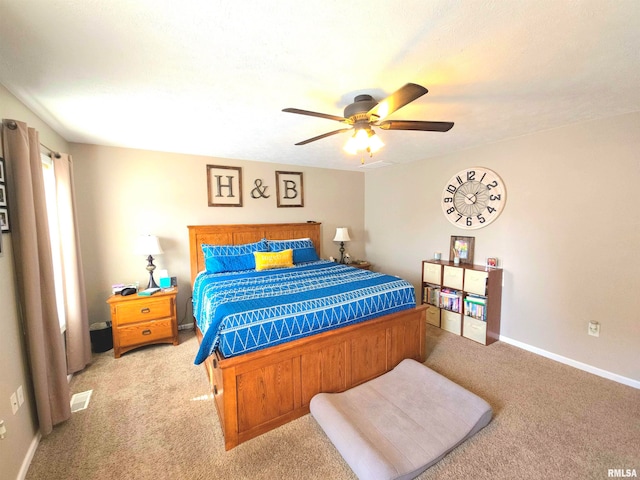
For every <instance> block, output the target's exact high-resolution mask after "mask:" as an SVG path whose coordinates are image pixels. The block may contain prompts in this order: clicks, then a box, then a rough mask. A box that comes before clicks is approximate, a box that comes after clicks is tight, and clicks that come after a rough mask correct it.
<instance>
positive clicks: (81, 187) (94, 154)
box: [71, 140, 364, 324]
mask: <svg viewBox="0 0 640 480" xmlns="http://www.w3.org/2000/svg"><path fill="white" fill-rule="evenodd" d="M212 141H213V140H212ZM71 153H72V155H73V161H74V175H75V185H76V197H77V200H78V216H79V219H78V220H79V224H80V243H81V245H82V254H83V262H84V267H85V275H86V284H87V297H88V304H89V317H90V320H91V322H92V323H94V322H100V321H106V320H108V319H109V309H108V308H107V304H106V303H105V299H106V298H107V297H108V296H109V294H110V289H111V285H112V284H114V283H120V282H123V283H127V282H135V281H139V282H140V284H141V285H143V286H146V282H147V280H148V274H147V272H146V270H145V266H146V260H145V259H144V258H140V257H138V256H135V255H134V254H133V247H134V243H135V240H136V238H137V236H138V235H140V234H145V233H152V234H155V235H158V236H159V237H160V242H161V245H162V248H163V249H164V254H163V255H160V256H158V257H157V259H156V260H155V261H154V263H155V264H156V266H157V268H158V269H167V270H168V271H169V274H170V275H172V276H177V277H178V285H179V286H180V293H179V296H178V317H179V321H180V323H183V324H191V322H192V318H191V313H190V312H191V311H190V305H189V302H188V300H189V297H190V296H191V290H190V285H189V283H190V271H189V243H188V240H189V238H188V230H187V225H198V224H229V223H279V222H305V221H307V220H315V221H318V222H322V227H321V229H322V230H321V231H322V237H323V238H322V254H323V256H324V257H325V258H326V257H328V256H330V255H333V256H336V255H338V246H337V245H335V244H334V243H333V242H332V238H333V236H334V235H335V229H336V227H338V226H345V227H348V228H349V232H350V233H351V237H352V239H353V242H351V243H350V244H349V245H348V251H349V253H351V254H352V256H354V258H358V257H362V256H363V253H364V174H363V173H361V172H346V171H341V170H329V169H321V168H309V167H291V165H277V164H268V163H262V162H251V161H240V160H228V159H219V158H211V157H201V156H193V155H181V154H171V153H159V152H151V151H142V150H133V149H125V148H112V147H100V146H95V145H85V144H72V145H71ZM207 164H213V165H231V166H239V167H242V176H243V184H244V191H243V204H244V206H243V207H242V208H237V207H209V206H208V202H207V178H206V165H207ZM276 170H284V171H300V172H303V178H304V207H303V208H277V203H276V191H275V172H276ZM255 179H260V180H262V183H263V185H266V186H268V190H267V191H266V194H267V195H270V198H268V199H264V198H260V199H254V198H252V197H251V190H252V188H254V186H255V182H254V180H255ZM156 280H157V277H156Z"/></svg>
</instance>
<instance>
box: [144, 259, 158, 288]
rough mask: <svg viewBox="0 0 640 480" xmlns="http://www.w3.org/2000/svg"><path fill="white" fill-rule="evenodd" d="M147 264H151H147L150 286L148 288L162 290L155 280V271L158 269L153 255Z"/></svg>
mask: <svg viewBox="0 0 640 480" xmlns="http://www.w3.org/2000/svg"><path fill="white" fill-rule="evenodd" d="M147 262H149V263H147V272H149V284H148V285H147V288H160V287H158V284H157V283H156V281H155V280H154V279H153V271H154V270H155V269H156V266H155V265H154V264H153V257H152V256H151V255H149V256H148V257H147Z"/></svg>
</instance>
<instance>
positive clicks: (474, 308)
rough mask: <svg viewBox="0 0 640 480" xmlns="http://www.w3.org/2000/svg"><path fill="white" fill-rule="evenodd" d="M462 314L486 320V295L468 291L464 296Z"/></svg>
mask: <svg viewBox="0 0 640 480" xmlns="http://www.w3.org/2000/svg"><path fill="white" fill-rule="evenodd" d="M464 314H465V315H466V316H467V317H473V318H477V319H478V320H482V321H483V322H486V321H487V297H483V296H481V295H475V294H473V293H468V294H467V296H466V297H464Z"/></svg>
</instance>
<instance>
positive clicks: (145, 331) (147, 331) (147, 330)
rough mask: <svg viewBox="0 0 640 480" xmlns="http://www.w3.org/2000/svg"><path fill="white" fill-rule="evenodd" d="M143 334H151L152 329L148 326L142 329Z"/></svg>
mask: <svg viewBox="0 0 640 480" xmlns="http://www.w3.org/2000/svg"><path fill="white" fill-rule="evenodd" d="M142 334H143V335H151V330H149V329H148V328H147V329H146V330H143V331H142Z"/></svg>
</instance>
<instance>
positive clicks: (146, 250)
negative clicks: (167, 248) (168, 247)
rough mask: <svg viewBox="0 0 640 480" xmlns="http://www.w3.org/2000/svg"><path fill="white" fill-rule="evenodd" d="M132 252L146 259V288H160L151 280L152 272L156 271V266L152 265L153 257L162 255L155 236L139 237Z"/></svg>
mask: <svg viewBox="0 0 640 480" xmlns="http://www.w3.org/2000/svg"><path fill="white" fill-rule="evenodd" d="M134 252H135V254H136V255H144V256H145V257H147V262H148V263H147V272H149V285H147V288H160V287H158V284H157V283H156V281H155V280H154V279H153V271H154V270H155V269H156V266H155V265H154V264H153V255H160V254H161V253H164V252H163V251H162V247H161V246H160V241H159V240H158V237H156V236H155V235H140V236H139V237H138V241H137V242H136V248H135V250H134Z"/></svg>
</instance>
